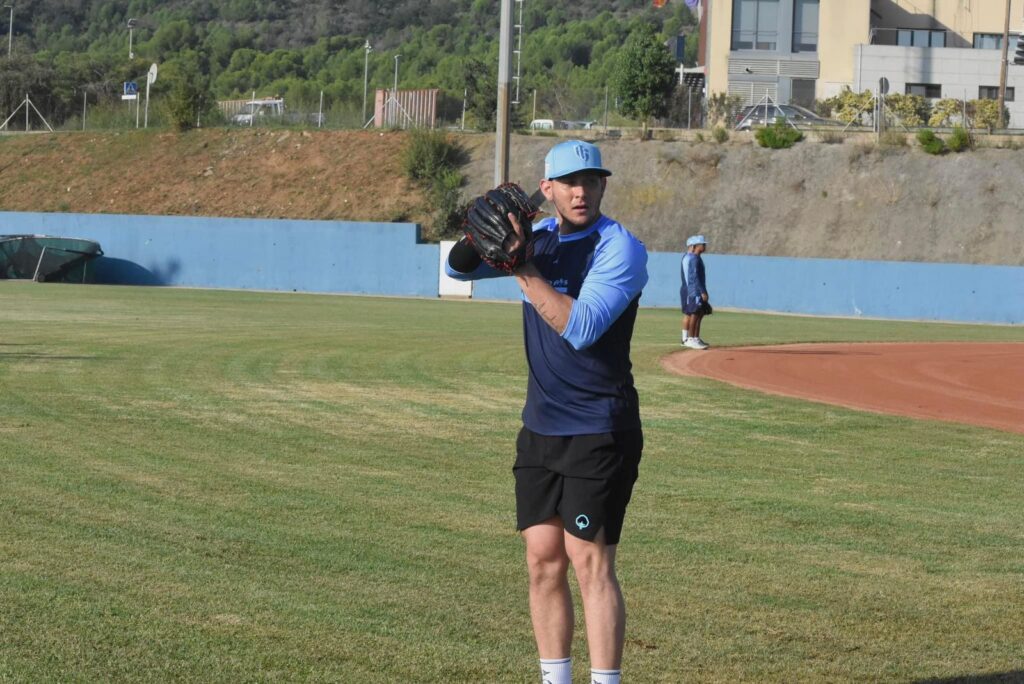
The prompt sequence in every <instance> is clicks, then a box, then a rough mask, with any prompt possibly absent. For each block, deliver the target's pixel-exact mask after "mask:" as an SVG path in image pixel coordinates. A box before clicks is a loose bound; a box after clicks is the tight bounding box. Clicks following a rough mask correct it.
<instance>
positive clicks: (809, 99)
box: [790, 78, 814, 109]
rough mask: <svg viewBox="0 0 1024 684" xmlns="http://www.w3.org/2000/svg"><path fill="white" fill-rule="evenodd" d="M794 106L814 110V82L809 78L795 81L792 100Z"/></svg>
mask: <svg viewBox="0 0 1024 684" xmlns="http://www.w3.org/2000/svg"><path fill="white" fill-rule="evenodd" d="M790 101H791V102H792V103H793V104H798V105H800V106H801V107H807V108H808V109H814V80H813V79H809V78H794V79H793V94H792V97H791V98H790Z"/></svg>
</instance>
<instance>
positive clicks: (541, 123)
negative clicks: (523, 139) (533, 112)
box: [530, 119, 555, 131]
mask: <svg viewBox="0 0 1024 684" xmlns="http://www.w3.org/2000/svg"><path fill="white" fill-rule="evenodd" d="M530 130H533V131H553V130H555V121H554V119H534V120H533V121H531V122H530Z"/></svg>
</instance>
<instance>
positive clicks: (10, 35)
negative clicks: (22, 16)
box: [7, 2, 14, 59]
mask: <svg viewBox="0 0 1024 684" xmlns="http://www.w3.org/2000/svg"><path fill="white" fill-rule="evenodd" d="M7 6H8V7H10V8H11V16H10V18H9V19H8V20H7V59H10V58H11V44H12V43H13V41H14V3H13V2H12V3H11V4H10V5H7Z"/></svg>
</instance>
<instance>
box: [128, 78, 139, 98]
mask: <svg viewBox="0 0 1024 684" xmlns="http://www.w3.org/2000/svg"><path fill="white" fill-rule="evenodd" d="M124 94H125V95H138V94H139V84H138V83H136V82H135V81H125V82H124Z"/></svg>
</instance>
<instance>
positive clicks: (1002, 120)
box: [999, 0, 1010, 130]
mask: <svg viewBox="0 0 1024 684" xmlns="http://www.w3.org/2000/svg"><path fill="white" fill-rule="evenodd" d="M1009 49H1010V0H1006V17H1005V20H1004V22H1003V56H1002V59H1000V61H999V129H1000V130H1002V129H1004V128H1006V117H1005V116H1004V115H1003V109H1004V107H1005V106H1006V104H1005V103H1006V55H1007V52H1008V51H1009Z"/></svg>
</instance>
